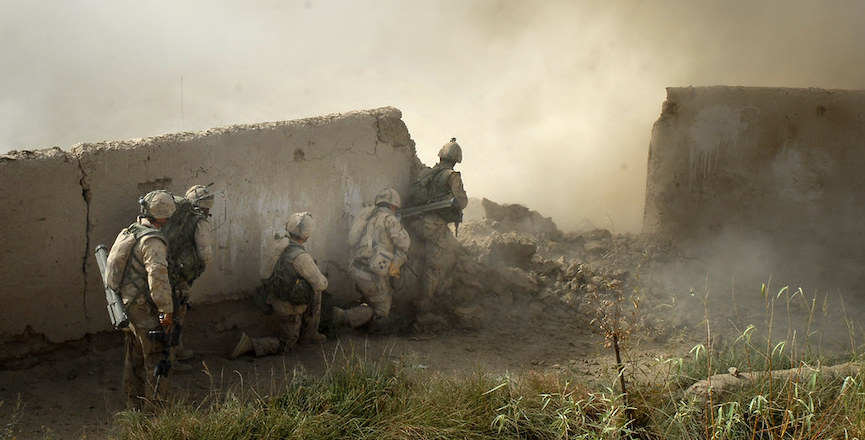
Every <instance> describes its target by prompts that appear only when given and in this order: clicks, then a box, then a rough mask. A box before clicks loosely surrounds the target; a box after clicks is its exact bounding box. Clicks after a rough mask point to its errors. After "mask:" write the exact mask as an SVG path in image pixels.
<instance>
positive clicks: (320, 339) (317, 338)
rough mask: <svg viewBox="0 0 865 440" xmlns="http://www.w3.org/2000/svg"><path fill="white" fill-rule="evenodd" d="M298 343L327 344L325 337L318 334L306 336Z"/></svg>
mask: <svg viewBox="0 0 865 440" xmlns="http://www.w3.org/2000/svg"><path fill="white" fill-rule="evenodd" d="M300 342H301V344H324V343H325V342H327V336H325V335H323V334H321V333H319V332H315V333H313V334H311V335H306V336H304V337H302V338H300Z"/></svg>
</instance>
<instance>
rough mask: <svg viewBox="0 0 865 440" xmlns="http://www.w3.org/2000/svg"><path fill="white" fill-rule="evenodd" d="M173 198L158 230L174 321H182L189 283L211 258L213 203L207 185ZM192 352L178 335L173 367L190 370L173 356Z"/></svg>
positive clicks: (201, 271) (186, 304)
mask: <svg viewBox="0 0 865 440" xmlns="http://www.w3.org/2000/svg"><path fill="white" fill-rule="evenodd" d="M175 202H176V204H177V210H176V211H175V212H174V215H172V216H171V218H170V219H169V220H168V223H166V224H165V227H164V228H163V229H162V231H163V233H164V234H165V237H166V238H167V239H168V273H169V276H170V279H171V286H172V287H173V293H174V303H175V306H176V308H177V310H176V314H175V316H174V322H175V323H176V324H178V325H183V324H184V318H185V317H186V312H187V311H188V310H189V307H190V305H189V291H190V289H191V288H192V283H193V282H195V280H196V279H197V278H198V277H199V276H201V274H202V273H203V272H204V269H205V268H206V267H207V266H209V265H210V262H211V261H213V246H212V242H213V240H212V238H211V227H210V222H209V221H208V220H207V218H208V217H209V216H210V208H212V207H213V194H212V193H211V192H210V185H208V186H204V185H193V186H192V187H190V188H189V190H187V191H186V197H185V198H180V197H176V198H175ZM194 354H195V353H194V352H193V351H192V350H190V349H188V348H185V347H184V345H183V340H182V339H181V340H180V341H179V342H178V344H177V346H176V347H175V348H174V350H173V351H172V358H173V359H172V360H173V361H174V362H173V364H174V367H175V368H176V369H177V370H178V371H187V370H190V369H191V368H192V367H191V366H189V365H188V364H181V363H178V362H177V360H186V359H190V358H192V356H193V355H194Z"/></svg>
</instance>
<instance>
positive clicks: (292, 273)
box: [231, 212, 327, 359]
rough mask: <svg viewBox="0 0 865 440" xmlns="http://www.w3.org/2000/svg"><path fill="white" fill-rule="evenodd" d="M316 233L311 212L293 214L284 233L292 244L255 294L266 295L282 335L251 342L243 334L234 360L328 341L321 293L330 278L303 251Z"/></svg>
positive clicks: (283, 351)
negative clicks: (322, 321) (320, 328)
mask: <svg viewBox="0 0 865 440" xmlns="http://www.w3.org/2000/svg"><path fill="white" fill-rule="evenodd" d="M314 229H315V223H314V222H313V219H312V215H310V213H308V212H298V213H294V214H292V215H291V217H290V218H289V219H288V223H286V224H285V230H286V232H288V236H289V244H288V246H287V247H286V248H285V249H284V250H283V251H282V253H281V254H280V256H279V259H278V260H277V262H276V265H275V266H274V267H273V272H272V274H271V276H270V278H268V279H266V280H264V281H263V283H262V288H261V289H259V291H257V293H256V294H257V295H258V294H263V295H265V297H264V298H263V300H264V302H265V303H266V305H267V306H269V307H268V309H269V310H270V311H271V313H272V314H273V315H274V316H275V317H276V319H277V321H278V322H279V335H278V336H276V337H272V336H271V337H261V338H250V337H249V336H248V335H247V334H246V333H242V334H241V336H240V342H238V344H237V346H236V347H235V348H234V351H233V352H232V353H231V358H232V359H234V358H236V357H238V356H240V355H242V354H245V353H249V352H251V351H254V352H255V355H256V356H264V355H268V354H274V353H282V354H285V353H287V352H288V351H290V350H291V349H292V348H293V347H294V345H295V344H296V343H297V342H298V340H299V341H300V342H302V343H319V344H320V343H323V342H325V341H326V340H327V337H326V336H324V335H323V334H321V333H319V332H318V324H319V320H320V319H321V292H322V291H324V290H325V289H327V278H325V276H324V275H322V273H321V272H320V271H319V270H318V267H317V266H316V264H315V261H314V260H313V259H312V256H311V255H309V253H307V252H306V249H304V247H303V244H304V243H305V242H306V241H307V240H308V239H309V237H310V235H312V233H313V231H314Z"/></svg>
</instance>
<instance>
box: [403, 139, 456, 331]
mask: <svg viewBox="0 0 865 440" xmlns="http://www.w3.org/2000/svg"><path fill="white" fill-rule="evenodd" d="M438 157H439V163H438V164H436V165H435V166H434V167H432V168H426V169H424V170H422V171H421V172H420V173H419V175H418V177H417V179H415V181H414V182H413V183H412V185H411V189H410V190H411V193H410V195H409V203H407V205H408V207H417V206H423V205H428V204H430V203H434V202H440V201H442V200H447V199H452V200H453V205H452V206H450V207H448V208H444V209H440V210H436V211H431V212H426V213H423V214H421V215H420V216H418V217H417V218H416V219H413V220H412V222H411V223H410V224H409V227H410V231H411V232H412V241H413V242H414V243H415V244H416V245H419V246H415V247H414V248H415V249H416V250H417V255H418V256H419V259H420V260H421V261H422V264H423V272H422V274H421V277H420V278H421V280H420V281H421V286H420V292H419V293H418V296H417V298H416V300H415V311H416V313H417V316H416V318H415V327H416V329H418V330H420V331H427V330H430V329H432V330H435V329H437V328H440V327H441V326H442V325H444V319H443V318H442V317H441V316H439V315H437V314H435V313H433V300H434V298H435V295H436V290H437V289H438V287H439V284H440V282H441V280H442V278H443V277H444V276H445V274H446V273H447V271H448V270H449V269H450V268H451V266H452V265H453V262H454V258H455V252H456V249H457V247H458V246H459V245H458V243H457V241H456V238H454V234H453V232H451V229H450V227H449V226H448V225H449V224H450V223H457V224H459V222H460V221H461V220H462V210H463V209H464V208H465V207H466V205H468V201H469V199H468V196H467V195H466V191H465V189H464V188H463V181H462V177H460V173H459V172H457V171H454V166H455V165H456V164H458V163H460V162H462V160H463V153H462V149H461V148H460V146H459V144H457V140H456V138H451V140H450V142H448V143H446V144H444V145H443V146H442V148H441V149H440V150H439V153H438Z"/></svg>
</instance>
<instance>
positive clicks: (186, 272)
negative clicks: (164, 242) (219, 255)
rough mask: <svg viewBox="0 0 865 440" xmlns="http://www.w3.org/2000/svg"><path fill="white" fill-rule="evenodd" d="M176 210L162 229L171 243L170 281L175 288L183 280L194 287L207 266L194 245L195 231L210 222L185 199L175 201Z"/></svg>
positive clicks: (169, 255) (169, 254) (169, 249)
mask: <svg viewBox="0 0 865 440" xmlns="http://www.w3.org/2000/svg"><path fill="white" fill-rule="evenodd" d="M175 202H176V203H177V209H176V210H175V211H174V214H172V215H171V217H170V218H169V219H168V221H167V222H166V223H165V226H163V227H162V232H163V233H164V234H165V238H167V239H168V277H169V279H170V280H171V285H172V286H177V283H178V282H179V281H180V280H185V281H186V282H187V283H188V284H192V282H193V281H195V279H196V278H198V277H199V276H201V274H202V272H204V262H203V261H202V260H201V257H200V256H199V255H198V246H196V244H195V228H196V227H197V226H198V222H199V221H201V220H204V219H206V218H207V215H206V214H205V213H204V211H202V210H201V208H199V207H197V206H195V205H194V204H193V203H192V201H190V200H188V199H185V198H179V197H178V198H175Z"/></svg>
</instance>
